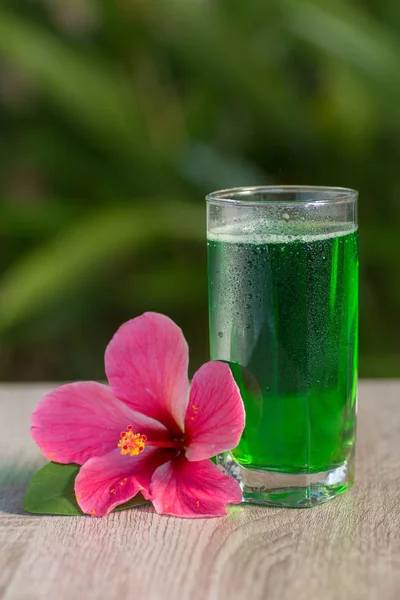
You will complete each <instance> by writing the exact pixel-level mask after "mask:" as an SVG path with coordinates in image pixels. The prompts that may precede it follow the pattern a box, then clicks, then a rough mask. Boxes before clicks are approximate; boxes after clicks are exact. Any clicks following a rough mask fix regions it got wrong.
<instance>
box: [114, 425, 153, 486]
mask: <svg viewBox="0 0 400 600" xmlns="http://www.w3.org/2000/svg"><path fill="white" fill-rule="evenodd" d="M146 440H147V437H146V436H145V435H141V434H140V433H133V432H132V431H131V430H130V428H129V427H128V430H127V431H123V432H122V433H121V439H120V440H119V442H118V448H120V449H121V454H129V455H130V456H137V455H138V454H140V452H143V450H144V449H145V446H146ZM125 481H126V479H125ZM120 485H123V483H121V484H120Z"/></svg>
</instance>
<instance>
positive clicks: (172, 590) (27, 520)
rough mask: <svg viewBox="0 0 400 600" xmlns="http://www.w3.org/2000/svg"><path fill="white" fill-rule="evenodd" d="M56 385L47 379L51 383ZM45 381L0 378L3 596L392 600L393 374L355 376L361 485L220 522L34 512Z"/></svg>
mask: <svg viewBox="0 0 400 600" xmlns="http://www.w3.org/2000/svg"><path fill="white" fill-rule="evenodd" d="M52 387H54V386H52ZM48 389H49V386H38V385H26V386H21V385H3V386H0V598H1V599H2V600H3V599H4V600H19V599H21V600H22V599H23V600H31V599H37V598H44V599H47V598H49V599H55V600H65V599H74V600H75V599H76V600H92V599H98V598H102V599H103V598H104V599H107V600H114V599H117V598H118V599H124V598H132V599H134V600H153V599H154V600H158V599H162V600H186V599H189V600H202V599H210V600H219V599H222V600H225V599H227V600H235V599H243V600H245V599H246V600H247V599H249V600H258V599H260V600H294V599H295V600H317V599H323V600H341V599H344V600H356V599H357V600H358V599H360V600H392V599H393V600H399V599H400V382H395V381H375V382H362V383H361V385H360V394H359V398H360V402H359V422H358V423H359V425H358V444H357V472H356V477H357V484H356V486H355V487H354V488H353V490H352V491H351V492H349V493H347V494H345V495H343V496H340V497H339V498H337V499H335V500H333V501H331V502H328V503H326V504H323V505H320V506H318V507H315V508H311V509H304V510H287V509H281V508H263V507H257V506H241V507H234V508H233V509H232V510H231V513H230V515H229V517H227V518H223V519H204V520H193V521H189V520H183V519H175V518H172V517H160V516H158V515H156V514H154V512H153V510H152V509H151V508H150V507H142V508H137V509H133V510H129V511H124V512H120V513H115V514H112V515H110V516H109V517H105V518H104V519H93V518H90V517H51V516H49V517H47V516H33V515H29V514H27V513H25V512H24V510H23V509H22V507H21V500H22V496H23V493H24V490H25V487H26V485H27V482H28V480H29V478H30V476H31V475H32V474H33V472H34V471H35V470H36V469H37V468H38V467H39V466H41V465H42V464H43V462H44V461H43V459H42V458H41V455H40V452H39V450H38V448H37V447H36V446H35V444H34V443H33V442H32V441H31V440H30V438H29V433H28V430H29V415H30V413H31V411H32V409H33V408H34V406H35V404H36V402H37V401H38V400H39V399H40V398H41V397H42V395H43V394H44V393H45V392H46V391H48Z"/></svg>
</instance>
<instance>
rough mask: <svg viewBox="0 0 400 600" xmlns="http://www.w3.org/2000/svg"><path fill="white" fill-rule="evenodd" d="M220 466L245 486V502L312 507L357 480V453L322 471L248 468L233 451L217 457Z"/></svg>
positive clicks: (343, 490)
mask: <svg viewBox="0 0 400 600" xmlns="http://www.w3.org/2000/svg"><path fill="white" fill-rule="evenodd" d="M217 464H218V466H219V468H220V469H221V470H222V471H223V472H224V473H226V474H227V475H231V476H232V477H234V478H235V479H236V480H237V481H238V482H239V483H240V485H241V488H242V490H243V502H249V503H252V504H264V505H266V506H281V507H286V508H311V507H312V506H316V505H317V504H322V502H327V501H328V500H332V498H335V497H336V496H338V495H339V494H343V492H346V491H347V490H348V489H349V488H351V486H352V485H353V483H354V457H353V456H351V457H350V458H349V459H348V460H347V461H346V462H344V463H343V464H342V465H340V466H339V467H336V469H331V470H329V471H322V472H320V473H310V474H307V473H282V472H279V471H264V470H263V471H260V470H255V469H248V468H245V467H243V466H242V465H240V464H238V463H237V462H236V461H235V460H234V459H233V458H232V456H231V455H230V454H229V453H226V454H221V455H219V456H218V457H217Z"/></svg>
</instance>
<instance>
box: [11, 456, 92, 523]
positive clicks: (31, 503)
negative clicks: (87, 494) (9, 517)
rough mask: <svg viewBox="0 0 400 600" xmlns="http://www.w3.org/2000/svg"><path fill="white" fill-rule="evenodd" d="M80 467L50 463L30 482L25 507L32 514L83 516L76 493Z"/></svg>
mask: <svg viewBox="0 0 400 600" xmlns="http://www.w3.org/2000/svg"><path fill="white" fill-rule="evenodd" d="M78 473H79V465H75V464H70V465H59V464H57V463H53V462H51V463H49V464H47V465H46V466H44V467H43V468H42V469H40V470H39V471H38V472H37V473H35V475H34V476H33V477H32V479H31V480H30V482H29V485H28V489H27V490H26V493H25V497H24V501H23V506H24V508H25V510H27V511H28V512H31V513H41V514H53V515H82V511H81V510H80V508H79V506H78V504H77V502H76V499H75V492H74V481H75V477H76V476H77V475H78Z"/></svg>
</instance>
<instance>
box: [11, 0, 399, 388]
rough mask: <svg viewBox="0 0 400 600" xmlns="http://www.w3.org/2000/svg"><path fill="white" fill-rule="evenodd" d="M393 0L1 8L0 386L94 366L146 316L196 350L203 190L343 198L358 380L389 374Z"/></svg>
mask: <svg viewBox="0 0 400 600" xmlns="http://www.w3.org/2000/svg"><path fill="white" fill-rule="evenodd" d="M399 60H400V4H399V3H398V1H397V0H381V1H380V2H379V3H378V2H375V1H373V0H353V1H346V2H344V1H343V2H341V1H340V0H333V1H332V2H330V1H327V0H316V1H314V2H312V1H307V2H305V1H302V0H251V1H249V0H2V2H1V3H0V134H1V144H0V176H1V182H0V238H1V252H0V379H1V380H68V379H79V378H83V379H86V378H97V379H101V378H103V377H104V369H103V352H104V348H105V346H106V344H107V342H108V341H109V339H110V338H111V335H112V334H113V332H114V331H115V329H116V328H117V327H118V326H119V325H120V324H121V323H122V322H123V321H124V320H127V319H129V318H132V317H134V316H136V315H138V314H140V313H141V312H143V311H145V310H155V311H160V312H164V313H166V314H168V315H169V316H170V317H172V318H173V319H174V320H175V321H176V322H177V323H178V324H179V325H180V326H181V327H182V328H183V330H184V332H185V335H186V337H187V339H188V341H189V344H190V348H191V358H192V361H191V371H192V372H193V370H194V369H195V368H197V367H198V366H199V364H200V363H201V362H203V361H205V360H207V358H208V332H207V289H206V288H207V286H206V255H205V205H204V195H205V193H206V192H208V191H211V190H214V189H219V188H224V187H231V186H236V185H255V184H269V183H277V184H284V183H285V184H310V185H339V186H347V187H353V188H356V189H358V190H359V191H360V206H359V209H360V230H361V284H360V296H361V315H360V326H361V332H360V374H361V375H362V376H372V377H375V376H400V326H399V320H398V312H399V305H400V302H399V300H400V277H399V257H400V252H399V249H400V235H399V224H400V221H399V217H400V205H399V192H400V68H399V64H400V63H399Z"/></svg>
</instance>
